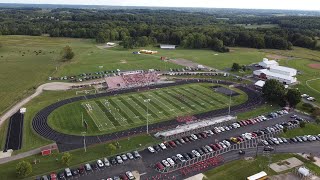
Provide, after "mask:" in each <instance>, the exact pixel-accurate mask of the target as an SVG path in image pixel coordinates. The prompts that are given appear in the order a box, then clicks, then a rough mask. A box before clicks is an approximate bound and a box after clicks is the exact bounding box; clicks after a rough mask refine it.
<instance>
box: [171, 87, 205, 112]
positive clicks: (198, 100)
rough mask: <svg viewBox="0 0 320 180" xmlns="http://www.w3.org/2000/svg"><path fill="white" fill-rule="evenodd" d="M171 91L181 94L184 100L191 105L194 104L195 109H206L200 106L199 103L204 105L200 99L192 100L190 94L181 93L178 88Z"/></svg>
mask: <svg viewBox="0 0 320 180" xmlns="http://www.w3.org/2000/svg"><path fill="white" fill-rule="evenodd" d="M172 91H174V92H176V93H177V94H183V95H184V98H185V99H188V100H189V101H192V102H193V104H196V105H197V106H196V107H199V108H200V109H201V110H204V109H206V107H205V106H204V105H202V104H201V103H204V102H203V101H202V100H200V99H198V98H197V99H194V97H193V95H191V94H190V93H187V92H183V91H182V90H181V89H179V88H172Z"/></svg>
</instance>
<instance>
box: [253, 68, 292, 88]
mask: <svg viewBox="0 0 320 180" xmlns="http://www.w3.org/2000/svg"><path fill="white" fill-rule="evenodd" d="M253 75H254V76H256V77H258V78H260V79H276V80H278V81H279V82H281V83H283V84H288V85H290V84H293V83H296V82H297V78H296V77H293V76H289V75H284V74H280V73H275V72H272V71H270V70H268V69H260V70H256V71H253Z"/></svg>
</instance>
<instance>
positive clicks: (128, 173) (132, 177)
mask: <svg viewBox="0 0 320 180" xmlns="http://www.w3.org/2000/svg"><path fill="white" fill-rule="evenodd" d="M126 175H127V177H128V178H129V179H130V180H131V179H135V177H134V176H133V174H132V172H130V171H127V172H126Z"/></svg>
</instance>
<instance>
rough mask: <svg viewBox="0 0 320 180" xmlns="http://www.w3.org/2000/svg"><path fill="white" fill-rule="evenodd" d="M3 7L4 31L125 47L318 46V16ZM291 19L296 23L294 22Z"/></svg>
mask: <svg viewBox="0 0 320 180" xmlns="http://www.w3.org/2000/svg"><path fill="white" fill-rule="evenodd" d="M1 10H2V11H0V34H2V35H32V36H40V35H43V34H48V35H50V36H51V37H73V38H93V39H95V40H96V42H97V43H105V42H108V41H122V45H123V46H124V47H126V48H134V47H141V46H147V45H153V44H159V43H162V44H175V45H179V46H181V47H184V48H192V49H201V48H211V49H213V50H216V51H220V52H228V51H229V49H228V48H227V47H233V46H240V47H251V48H272V49H291V48H292V46H293V45H294V46H300V47H305V48H310V49H316V48H317V39H316V37H318V36H319V35H320V31H319V29H318V28H319V26H320V20H319V18H310V19H308V18H306V17H299V16H295V17H292V16H288V17H253V18H250V17H246V18H243V17H239V16H234V15H232V14H229V15H225V16H226V17H228V18H229V19H230V20H229V21H226V20H221V19H219V18H217V16H218V15H217V14H208V13H203V12H201V13H200V12H183V11H174V10H148V9H128V10H92V9H52V10H51V11H41V9H39V8H27V9H23V8H22V9H21V8H20V9H14V8H12V9H9V8H7V9H6V8H2V9H1ZM290 22H291V23H290ZM239 23H252V24H264V23H272V24H278V25H279V27H278V28H268V29H263V28H257V29H246V28H244V27H241V26H235V24H239Z"/></svg>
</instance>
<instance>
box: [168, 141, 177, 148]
mask: <svg viewBox="0 0 320 180" xmlns="http://www.w3.org/2000/svg"><path fill="white" fill-rule="evenodd" d="M169 145H170V146H171V147H177V145H176V143H174V142H173V141H169Z"/></svg>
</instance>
